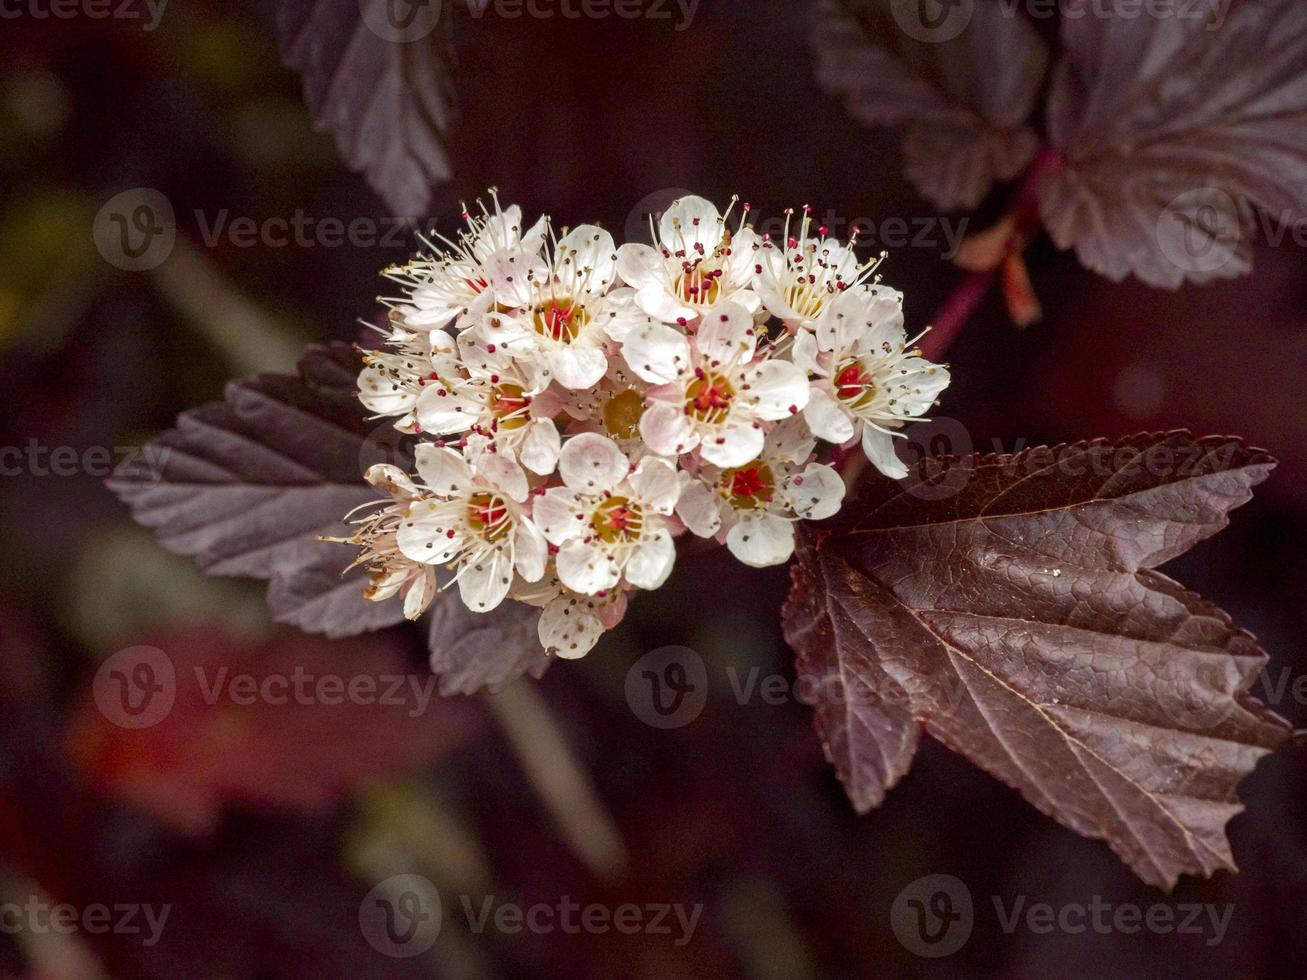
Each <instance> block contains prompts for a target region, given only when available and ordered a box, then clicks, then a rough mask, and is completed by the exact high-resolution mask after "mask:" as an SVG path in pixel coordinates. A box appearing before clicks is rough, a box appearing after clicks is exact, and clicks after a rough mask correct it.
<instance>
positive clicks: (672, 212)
mask: <svg viewBox="0 0 1307 980" xmlns="http://www.w3.org/2000/svg"><path fill="white" fill-rule="evenodd" d="M723 234H724V232H723V223H722V216H721V213H720V212H719V211H718V210H717V207H716V205H714V204H713V203H712V201H709V200H707V199H706V198H702V197H699V196H698V195H697V194H687V195H686V196H685V197H682V198H678V199H677V200H675V201H673V202H672V204H671V206H670V207H669V208H668V209H667V210H666V211H664V212H663V215H662V218H661V219H659V222H658V240H659V241H660V242H662V244H663V247H664V248H666V249H669V250H670V251H671V252H673V253H674V254H675V255H676V256H677V257H678V258H680V257H681V256H682V255H684V257H685V258H686V259H688V260H689V261H691V262H693V261H695V260H696V259H702V258H706V257H707V256H709V255H712V253H713V252H714V251H715V250H716V248H717V246H718V245H720V244H721V242H722V237H723Z"/></svg>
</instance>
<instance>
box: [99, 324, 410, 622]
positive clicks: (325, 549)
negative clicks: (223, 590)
mask: <svg viewBox="0 0 1307 980" xmlns="http://www.w3.org/2000/svg"><path fill="white" fill-rule="evenodd" d="M359 367H360V361H359V358H358V355H357V354H356V353H355V352H354V351H353V350H352V349H351V348H350V347H348V346H346V345H344V344H333V345H331V346H330V347H317V346H314V347H310V348H308V350H307V351H306V352H305V355H304V358H303V359H302V360H301V361H300V374H299V376H298V377H290V376H287V375H278V374H263V375H259V376H257V377H254V378H246V379H243V380H240V381H233V382H231V383H230V384H229V385H228V386H227V391H226V394H225V400H224V401H223V402H220V403H213V404H209V405H204V406H202V407H200V408H196V409H192V410H191V411H188V412H185V413H183V414H182V415H181V417H180V418H178V420H177V428H175V429H171V430H169V431H168V432H165V433H164V434H163V435H161V436H160V437H159V438H158V439H156V440H155V441H154V442H152V443H150V445H149V446H147V447H146V450H145V453H144V454H143V456H142V457H140V458H137V459H135V460H132V461H130V462H127V463H125V464H124V465H123V466H121V467H120V468H119V469H118V471H117V472H116V473H115V474H114V475H113V476H112V477H111V478H110V479H109V481H108V485H109V488H110V489H111V490H113V491H114V493H116V494H117V495H118V496H119V497H120V498H121V499H122V500H123V501H124V502H125V503H126V504H128V506H130V507H131V510H132V516H133V517H134V518H135V519H136V520H137V521H138V522H140V523H141V524H143V525H145V526H146V527H149V528H152V529H154V531H155V533H156V534H157V535H158V538H159V541H160V542H161V543H162V544H163V545H164V547H166V548H168V549H169V550H171V551H175V552H178V553H180V554H184V555H194V556H195V558H196V560H197V561H198V563H199V566H200V568H201V569H202V570H203V571H205V572H207V573H209V574H212V575H248V576H252V577H255V578H264V579H269V580H270V581H271V584H270V586H269V590H268V600H269V605H270V606H271V608H272V611H273V615H274V616H275V617H276V618H277V619H278V620H280V621H282V622H289V623H293V624H294V625H296V626H299V627H300V628H301V629H305V630H309V631H311V632H321V633H325V634H327V635H328V636H333V637H339V636H350V635H353V634H356V633H362V632H365V631H367V630H375V629H381V628H383V627H386V626H390V625H392V624H394V623H397V622H400V621H401V620H402V619H403V610H402V607H401V605H400V603H399V602H398V600H394V599H392V600H388V601H386V602H369V601H367V600H366V599H364V598H363V588H364V584H365V581H366V575H365V574H364V573H363V571H362V570H361V569H356V570H354V571H353V572H351V573H350V574H348V575H346V576H345V577H344V578H341V572H342V571H343V570H344V569H345V568H346V567H347V566H348V565H349V563H350V562H351V561H352V560H353V557H354V554H353V552H352V551H351V549H350V548H348V547H346V546H344V545H340V544H334V543H330V542H324V541H318V540H316V537H317V535H319V534H333V535H338V534H348V526H347V525H345V524H344V523H343V522H342V518H343V517H344V516H345V515H346V514H347V513H348V512H349V511H350V510H351V509H353V508H354V507H357V506H359V505H360V504H364V503H367V502H368V501H371V500H374V499H376V497H377V491H376V490H374V489H373V488H371V487H369V486H368V485H367V484H366V483H364V481H363V475H362V474H363V470H364V469H365V468H366V466H367V465H368V464H369V463H372V462H378V461H381V460H382V459H391V460H394V459H397V458H399V456H400V455H401V454H400V453H399V450H398V449H397V447H396V446H395V445H394V444H393V442H391V443H390V444H388V443H387V440H389V439H391V438H392V436H393V437H394V438H395V439H397V438H398V435H397V434H394V433H392V432H390V431H388V427H387V429H383V430H382V433H383V434H382V436H381V438H380V439H373V438H371V437H370V435H369V427H368V426H367V424H366V423H365V422H364V418H363V416H364V410H363V408H362V407H361V406H360V405H359V402H358V399H357V394H356V387H355V378H356V376H357V373H358V370H359Z"/></svg>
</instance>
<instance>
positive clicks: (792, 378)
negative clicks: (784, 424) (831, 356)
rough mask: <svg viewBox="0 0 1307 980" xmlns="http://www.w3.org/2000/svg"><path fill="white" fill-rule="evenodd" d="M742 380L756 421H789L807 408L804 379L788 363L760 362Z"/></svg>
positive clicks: (807, 395) (806, 388) (804, 377)
mask: <svg viewBox="0 0 1307 980" xmlns="http://www.w3.org/2000/svg"><path fill="white" fill-rule="evenodd" d="M746 377H747V379H748V380H747V384H748V387H749V396H750V398H751V400H752V401H753V404H754V411H755V412H756V413H757V414H758V417H759V418H764V419H769V420H776V419H784V418H789V417H790V416H791V415H797V414H798V413H799V412H801V411H803V409H804V408H805V407H806V406H807V404H808V397H809V390H810V389H809V385H808V377H807V375H806V374H804V373H803V371H801V370H800V369H799V368H798V367H797V366H795V365H794V364H791V363H790V362H789V361H776V360H768V361H763V362H762V363H761V364H759V365H758V366H757V367H755V368H753V369H752V370H751V371H749V373H748V374H747V375H746Z"/></svg>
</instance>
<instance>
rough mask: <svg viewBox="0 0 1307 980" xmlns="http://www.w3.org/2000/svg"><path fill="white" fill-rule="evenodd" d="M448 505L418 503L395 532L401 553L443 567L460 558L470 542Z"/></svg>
mask: <svg viewBox="0 0 1307 980" xmlns="http://www.w3.org/2000/svg"><path fill="white" fill-rule="evenodd" d="M457 525H458V522H457V521H456V520H454V516H453V512H452V511H451V509H450V506H449V505H448V504H443V505H442V503H441V502H440V501H437V500H419V501H418V502H417V503H415V504H413V506H412V507H410V508H409V510H408V516H407V517H406V518H405V519H404V520H403V521H401V522H400V524H399V528H398V530H396V532H395V543H396V544H397V545H398V546H399V551H400V554H402V555H403V556H404V557H405V558H407V559H409V560H410V561H415V562H418V563H419V564H423V565H444V564H446V563H447V562H451V561H453V560H454V558H455V557H457V555H458V553H459V552H460V551H462V550H463V546H464V545H465V544H466V543H467V539H466V536H465V534H464V533H463V530H462V529H461V528H460V527H458V526H457Z"/></svg>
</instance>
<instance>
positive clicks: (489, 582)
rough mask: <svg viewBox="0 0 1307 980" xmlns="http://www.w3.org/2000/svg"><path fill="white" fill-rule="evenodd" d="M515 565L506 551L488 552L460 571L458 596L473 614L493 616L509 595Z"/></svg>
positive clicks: (478, 556)
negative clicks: (492, 611)
mask: <svg viewBox="0 0 1307 980" xmlns="http://www.w3.org/2000/svg"><path fill="white" fill-rule="evenodd" d="M512 584H513V565H512V562H510V561H509V559H508V550H507V549H506V548H487V549H486V550H485V551H483V552H482V553H481V554H479V555H477V556H476V557H475V558H474V559H469V560H468V561H467V562H465V563H464V564H463V567H462V568H461V569H459V575H458V594H459V596H461V597H462V599H463V604H464V605H465V606H467V607H468V608H469V609H471V610H472V611H473V612H489V611H490V610H491V609H494V608H495V607H496V606H498V605H499V604H500V603H501V602H503V601H504V597H505V596H506V595H508V590H509V587H510V586H511V585H512Z"/></svg>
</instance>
